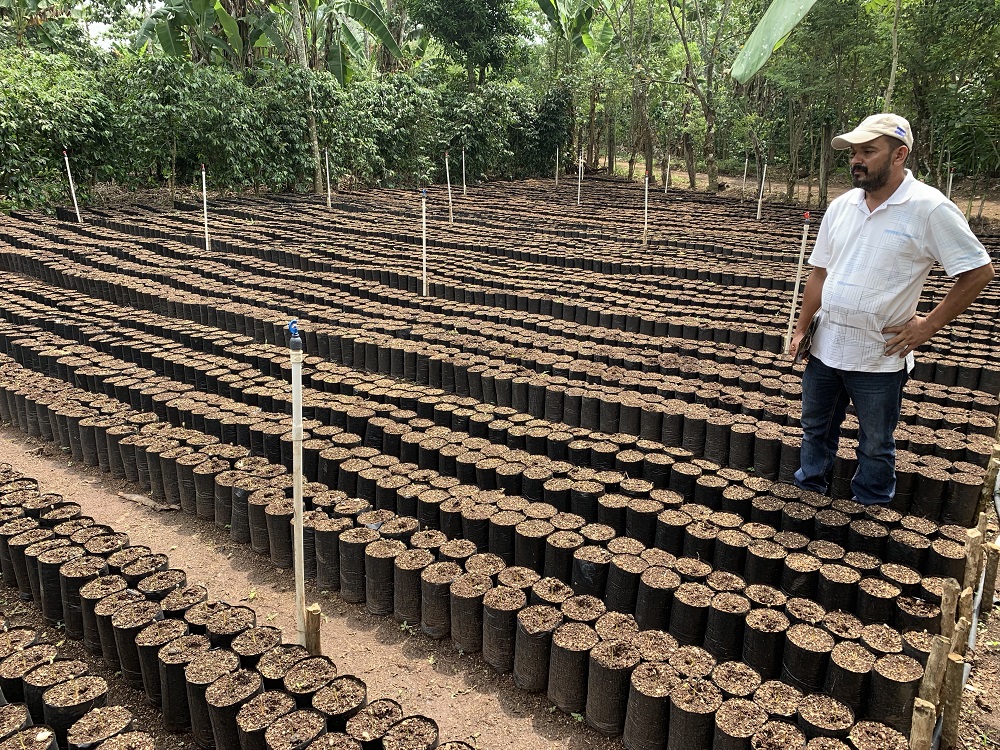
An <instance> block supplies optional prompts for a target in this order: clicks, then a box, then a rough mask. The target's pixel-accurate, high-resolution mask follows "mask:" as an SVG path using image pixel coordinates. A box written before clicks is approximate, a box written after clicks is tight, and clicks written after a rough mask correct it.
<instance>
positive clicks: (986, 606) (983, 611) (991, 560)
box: [979, 542, 1000, 620]
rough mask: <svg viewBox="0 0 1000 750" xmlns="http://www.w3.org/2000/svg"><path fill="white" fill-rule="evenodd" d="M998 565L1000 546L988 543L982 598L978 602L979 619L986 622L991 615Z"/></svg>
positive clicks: (999, 561)
mask: <svg viewBox="0 0 1000 750" xmlns="http://www.w3.org/2000/svg"><path fill="white" fill-rule="evenodd" d="M998 563H1000V545H997V544H996V543H995V542H990V543H989V544H987V545H986V580H985V581H984V582H983V597H982V600H981V601H980V602H979V618H980V619H981V620H986V619H988V618H989V616H990V615H991V614H993V598H994V596H995V594H996V586H997V564H998Z"/></svg>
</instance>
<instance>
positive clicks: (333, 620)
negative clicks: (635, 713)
mask: <svg viewBox="0 0 1000 750" xmlns="http://www.w3.org/2000/svg"><path fill="white" fill-rule="evenodd" d="M0 462H6V463H9V464H11V465H12V466H14V468H15V469H17V470H18V471H21V472H24V473H25V474H27V475H28V476H31V477H34V478H36V479H37V480H38V481H39V482H40V484H41V485H42V489H43V490H44V491H46V492H56V493H59V494H61V495H63V496H64V497H66V498H67V499H72V500H73V501H74V502H77V503H79V504H80V505H81V506H83V510H84V513H85V514H88V515H91V516H93V517H94V518H96V519H97V520H98V521H99V522H102V523H107V524H109V525H111V526H112V527H113V528H115V529H116V530H118V531H123V532H125V533H127V534H128V535H129V538H130V540H131V542H132V543H133V544H144V545H146V546H148V547H150V548H151V549H153V550H154V551H159V552H164V553H167V554H168V555H169V556H170V564H171V567H179V568H182V569H184V570H185V571H187V575H188V582H189V583H192V584H194V583H199V584H202V585H205V586H207V587H208V590H209V595H210V597H211V598H214V599H224V600H226V601H229V602H230V603H233V604H236V603H244V604H248V605H250V606H252V607H253V608H254V609H255V610H256V612H257V621H258V624H267V625H273V626H276V627H280V628H281V629H282V630H283V632H284V637H285V641H286V642H294V641H295V638H296V628H295V617H294V581H293V578H292V575H291V572H290V571H287V570H284V571H282V570H277V569H276V568H274V567H272V565H271V563H270V560H269V559H268V558H266V557H263V556H261V555H258V554H256V553H254V552H253V551H252V550H250V548H249V547H248V546H246V545H241V544H235V543H233V542H232V541H231V540H230V539H229V536H228V533H227V532H226V531H225V530H224V529H221V528H218V527H216V526H215V525H214V524H212V523H209V522H207V521H204V520H201V519H198V518H194V517H192V516H188V515H185V514H183V513H179V512H176V511H160V510H156V509H154V507H153V503H152V501H151V500H149V498H148V497H146V496H144V495H142V494H141V493H140V491H139V490H138V488H136V487H134V486H132V485H129V484H127V483H125V482H118V481H115V480H112V479H110V478H109V477H108V475H104V474H101V473H100V472H99V471H97V470H96V469H91V468H87V467H84V466H81V465H75V464H74V463H73V462H72V461H70V460H69V458H68V456H66V455H64V454H63V453H62V452H61V451H58V450H57V449H55V448H53V446H52V445H51V444H50V443H41V442H38V441H36V440H33V439H30V438H28V437H26V436H25V435H23V434H22V433H20V432H18V431H16V430H14V429H12V428H10V427H9V426H5V427H4V428H2V429H0ZM140 499H141V500H142V501H143V502H137V501H138V500H140ZM996 534H997V525H996V519H995V518H993V519H992V521H991V523H990V527H989V531H988V537H989V538H994V537H996ZM307 596H308V597H309V601H313V600H318V601H319V602H320V604H321V605H322V608H323V625H322V642H323V652H324V654H326V655H327V656H329V657H331V658H332V659H333V660H334V662H335V663H336V664H337V667H338V670H339V672H340V673H341V674H355V675H357V676H359V677H361V678H362V679H364V680H365V682H366V683H367V684H368V690H369V699H370V700H374V699H375V698H393V699H395V700H397V701H399V702H400V703H401V704H402V705H403V707H404V709H405V710H406V711H407V712H409V713H423V714H426V715H428V716H431V717H433V718H434V719H435V720H436V721H437V722H438V723H439V725H440V726H441V736H442V739H445V738H447V739H462V740H465V741H466V742H468V743H469V744H471V745H472V746H473V747H477V748H494V749H497V750H499V748H511V749H512V750H534V749H536V748H537V749H539V750H548V749H549V748H552V749H555V748H566V749H569V750H611V749H612V748H615V749H617V748H620V747H621V743H620V742H619V741H618V740H609V739H607V738H605V737H602V736H600V735H599V734H597V733H596V732H594V731H593V730H591V729H589V728H588V727H587V726H586V725H585V724H584V723H583V722H582V721H581V720H580V719H578V718H575V717H574V716H567V715H565V714H563V713H562V712H560V711H558V710H556V709H555V708H554V707H553V706H551V705H550V704H549V703H548V701H547V700H546V699H545V697H544V696H543V695H531V694H528V693H525V692H523V691H521V690H519V689H518V688H516V687H515V686H514V684H513V680H512V679H511V677H510V675H497V673H496V672H495V671H493V669H492V668H490V667H488V666H487V665H486V664H485V663H484V662H483V660H482V658H481V657H480V656H479V655H477V654H462V653H459V652H457V651H455V650H454V649H453V647H452V646H451V643H450V641H448V640H445V641H434V640H431V639H429V638H427V637H425V636H423V635H421V634H420V633H419V632H415V631H413V630H412V629H409V628H403V627H401V626H400V625H398V624H397V623H395V622H394V621H393V620H392V619H391V618H381V617H373V616H371V615H369V614H368V613H367V612H366V611H365V609H364V606H363V605H353V604H348V603H346V602H344V601H342V600H341V599H340V598H339V597H338V596H337V595H336V594H325V593H322V592H317V591H316V590H315V589H314V588H313V587H311V586H307ZM0 607H3V609H4V611H5V612H6V613H7V614H8V615H12V614H13V615H14V616H15V618H16V620H17V621H18V622H22V621H32V620H33V621H34V622H36V623H38V624H40V621H41V616H40V615H38V614H37V613H36V612H37V611H36V610H33V609H32V608H30V607H29V606H27V605H23V604H22V603H20V602H18V601H17V600H16V596H10V595H9V594H7V595H6V596H4V594H3V590H0ZM998 610H1000V608H994V611H993V616H992V617H990V618H989V619H988V620H987V621H986V622H985V623H981V624H980V627H979V631H978V635H977V648H976V651H975V653H974V655H973V658H972V664H973V669H972V674H971V677H970V679H969V682H968V684H967V686H966V694H965V699H964V703H963V720H962V726H961V729H960V736H961V740H962V743H963V747H965V748H967V749H968V750H972V749H973V748H979V749H980V750H993V749H994V748H1000V611H998ZM49 630H50V631H51V632H50V633H49V637H48V640H49V641H51V642H56V640H58V639H60V638H61V636H60V635H59V633H57V632H56V631H54V630H52V629H49ZM66 648H68V649H71V653H69V654H68V655H70V656H71V658H86V657H85V656H84V655H83V649H82V647H80V646H79V645H78V644H76V645H74V644H73V642H68V644H67V646H66ZM73 649H76V650H78V652H79V653H77V651H74V650H73ZM95 673H97V674H100V675H101V676H103V677H105V679H107V680H108V681H109V682H110V683H111V685H112V695H111V697H112V702H118V703H123V704H125V705H128V706H130V707H133V708H135V707H138V709H139V710H138V711H137V712H136V713H137V718H138V719H139V721H137V725H138V726H141V727H143V728H144V729H145V730H146V731H150V732H151V733H153V734H154V735H155V736H156V737H157V747H158V748H159V749H160V750H165V749H166V748H168V747H171V748H173V747H177V748H186V749H187V750H195V748H196V746H195V745H194V743H193V742H192V741H191V738H190V736H188V735H171V734H167V733H166V732H164V731H163V729H162V725H161V723H160V720H159V714H157V713H156V712H155V711H152V710H151V709H149V708H148V707H146V706H145V697H144V696H143V695H142V694H141V693H139V692H137V691H135V690H133V689H132V688H129V687H128V686H126V685H125V684H124V681H123V680H122V679H121V677H120V675H111V674H109V673H107V670H103V671H102V670H101V669H98V670H96V672H95ZM581 719H582V717H581Z"/></svg>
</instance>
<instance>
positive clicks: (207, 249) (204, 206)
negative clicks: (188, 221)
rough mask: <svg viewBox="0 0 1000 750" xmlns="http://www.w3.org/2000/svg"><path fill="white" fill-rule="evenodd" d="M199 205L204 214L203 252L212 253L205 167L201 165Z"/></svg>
mask: <svg viewBox="0 0 1000 750" xmlns="http://www.w3.org/2000/svg"><path fill="white" fill-rule="evenodd" d="M201 205H202V209H203V212H204V214H205V252H206V253H211V252H212V241H211V240H210V239H209V238H208V190H207V189H206V188H205V165H204V164H202V165H201Z"/></svg>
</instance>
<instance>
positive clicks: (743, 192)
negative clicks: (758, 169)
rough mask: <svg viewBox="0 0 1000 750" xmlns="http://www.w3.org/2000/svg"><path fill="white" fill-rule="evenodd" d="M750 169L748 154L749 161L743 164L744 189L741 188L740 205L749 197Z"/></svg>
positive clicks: (748, 158) (748, 159) (748, 156)
mask: <svg viewBox="0 0 1000 750" xmlns="http://www.w3.org/2000/svg"><path fill="white" fill-rule="evenodd" d="M749 169H750V154H747V159H746V161H745V162H744V163H743V187H742V188H740V203H742V202H743V201H744V200H746V197H747V170H749Z"/></svg>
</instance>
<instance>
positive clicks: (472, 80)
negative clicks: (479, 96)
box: [465, 59, 476, 91]
mask: <svg viewBox="0 0 1000 750" xmlns="http://www.w3.org/2000/svg"><path fill="white" fill-rule="evenodd" d="M465 77H466V85H467V86H468V87H469V91H475V90H476V66H475V65H473V64H472V60H471V59H469V60H466V61H465Z"/></svg>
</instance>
